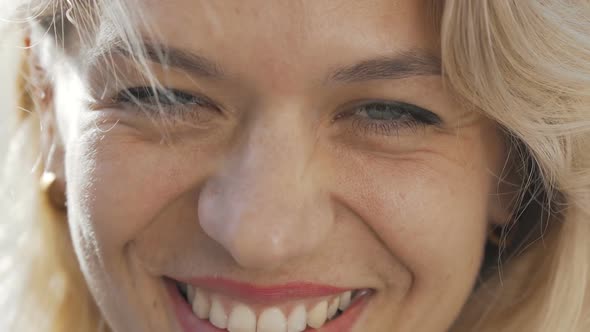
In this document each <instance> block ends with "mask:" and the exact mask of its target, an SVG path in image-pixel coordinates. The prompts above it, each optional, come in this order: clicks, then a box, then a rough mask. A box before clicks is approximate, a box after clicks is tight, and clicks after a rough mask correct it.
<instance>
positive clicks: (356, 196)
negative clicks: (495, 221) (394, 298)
mask: <svg viewBox="0 0 590 332" xmlns="http://www.w3.org/2000/svg"><path fill="white" fill-rule="evenodd" d="M368 165H370V166H368ZM341 176H342V177H343V179H346V180H343V183H346V189H345V190H343V194H342V195H345V196H346V197H347V198H346V200H347V202H348V205H349V206H350V207H351V208H352V209H355V212H356V214H358V215H359V216H360V218H362V219H363V221H364V222H365V223H367V224H368V226H369V227H370V228H372V229H373V230H374V232H375V234H377V236H378V237H380V240H381V241H382V243H383V244H384V245H386V246H387V249H388V250H389V251H390V252H391V254H392V255H393V256H394V257H395V259H397V260H398V261H399V262H400V264H402V265H403V266H405V267H406V268H407V269H408V270H410V272H411V273H412V274H413V277H414V281H413V282H414V284H415V285H423V286H425V285H429V287H428V288H432V287H440V285H441V284H445V282H446V281H448V280H449V279H450V278H458V281H459V282H462V283H463V284H465V282H466V281H467V280H469V279H473V278H474V277H475V275H476V273H477V269H478V267H479V263H480V260H481V257H482V254H483V244H484V236H485V230H486V224H487V208H488V207H487V202H488V199H487V196H488V190H489V187H490V183H489V177H488V175H487V173H486V172H485V167H481V169H480V168H479V167H477V168H468V167H463V166H461V165H459V164H456V163H451V162H449V161H447V160H443V158H436V157H432V156H424V157H412V158H411V159H404V158H396V159H395V160H382V159H381V160H376V159H373V158H370V159H364V158H362V160H361V159H357V160H356V162H353V163H349V166H348V167H347V168H346V169H345V170H344V171H343V172H342V173H341ZM344 192H345V193H344ZM435 285H437V286H435Z"/></svg>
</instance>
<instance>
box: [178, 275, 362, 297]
mask: <svg viewBox="0 0 590 332" xmlns="http://www.w3.org/2000/svg"><path fill="white" fill-rule="evenodd" d="M176 280H177V281H179V282H182V283H185V284H187V285H190V286H193V287H197V288H200V289H204V290H207V291H210V292H214V293H216V294H223V295H226V296H230V297H232V298H237V299H243V300H247V301H248V302H250V303H271V302H283V301H292V300H297V299H306V298H314V297H324V296H332V295H337V294H341V293H344V292H346V291H352V290H354V289H351V288H342V287H336V286H331V285H324V284H319V283H313V282H307V281H295V282H289V283H285V284H278V285H256V284H253V283H248V282H242V281H237V280H231V279H226V278H222V277H196V278H187V279H176Z"/></svg>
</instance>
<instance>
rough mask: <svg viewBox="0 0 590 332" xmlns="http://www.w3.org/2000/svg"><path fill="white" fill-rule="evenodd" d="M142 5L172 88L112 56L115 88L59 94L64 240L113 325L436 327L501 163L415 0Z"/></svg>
mask: <svg viewBox="0 0 590 332" xmlns="http://www.w3.org/2000/svg"><path fill="white" fill-rule="evenodd" d="M143 2H145V5H143V6H142V10H144V11H145V20H146V22H147V23H148V25H151V26H152V27H155V28H156V29H157V34H156V36H157V38H156V39H155V40H154V39H152V40H150V41H149V45H150V46H149V48H156V47H157V46H158V45H164V46H166V47H167V48H168V51H167V52H166V54H165V56H164V57H165V58H166V59H167V60H168V64H169V65H168V66H167V67H166V66H162V65H161V64H159V63H158V59H157V56H156V53H157V52H148V56H150V57H152V59H151V60H150V61H149V62H148V64H149V66H150V68H151V69H152V70H153V71H154V73H155V74H156V76H157V77H158V79H159V80H160V81H161V82H162V84H163V86H164V87H165V88H166V89H169V90H168V91H167V92H168V94H166V93H164V92H158V94H159V96H157V98H156V97H155V96H154V94H155V92H154V91H152V90H149V89H148V88H142V87H145V86H146V85H147V84H146V83H145V80H142V79H141V77H140V75H139V74H138V69H140V68H139V66H137V65H135V64H134V62H133V60H130V57H129V56H128V55H129V54H127V55H126V54H125V53H123V52H117V51H114V53H113V58H112V60H113V61H114V63H115V66H116V67H117V68H118V73H117V75H114V74H113V73H111V72H110V71H107V72H106V73H105V71H106V70H107V69H106V68H109V67H105V66H104V65H102V64H101V63H100V61H92V58H84V59H82V60H83V61H71V62H66V63H62V64H60V65H57V66H56V68H57V69H56V79H55V86H54V89H55V91H54V98H55V99H54V100H55V111H56V114H57V121H58V126H59V128H60V132H61V139H62V140H63V143H64V151H65V160H66V163H65V165H66V166H65V170H66V179H67V183H68V192H67V194H68V209H69V211H68V212H69V224H70V228H71V232H72V237H73V241H74V244H75V248H76V253H77V255H78V257H79V260H80V263H81V267H82V270H83V272H84V275H85V277H86V279H87V282H88V284H89V286H90V288H91V291H92V293H93V295H94V296H95V298H96V300H97V302H98V304H99V306H100V308H101V310H102V311H103V313H104V314H105V317H106V318H107V320H108V322H109V324H110V325H111V326H112V327H113V329H114V330H115V331H118V332H122V331H138V332H139V331H141V332H145V331H184V332H195V331H199V332H201V331H219V330H217V329H215V328H214V327H213V326H219V327H227V328H228V329H229V330H230V331H232V332H233V331H240V332H242V331H243V332H250V331H255V329H254V326H256V325H258V330H257V331H279V332H282V331H301V330H302V328H303V327H304V326H305V325H306V324H307V325H309V326H311V327H316V328H317V327H319V326H323V327H322V328H321V329H319V330H321V331H445V330H447V329H448V328H449V326H450V325H451V324H452V322H453V321H454V320H455V319H456V318H457V316H458V315H459V313H460V310H461V308H462V306H463V304H464V303H465V301H466V299H467V297H468V296H469V294H470V292H471V290H472V287H473V285H474V281H475V279H476V277H477V274H478V271H479V268H480V263H481V260H482V254H483V248H484V243H485V235H486V229H487V226H488V224H489V223H490V222H491V219H492V212H493V211H494V210H495V209H497V206H495V205H496V204H497V202H496V199H495V198H496V196H495V193H496V187H497V182H498V180H497V176H498V174H499V172H500V170H501V168H502V166H503V163H504V151H503V144H502V142H501V139H500V135H499V134H498V132H497V130H496V127H495V125H494V124H493V123H491V122H490V121H488V120H485V119H484V118H482V117H481V116H479V115H476V114H475V113H473V112H469V111H467V110H465V109H463V108H461V107H460V105H459V104H458V103H456V102H454V100H453V99H452V98H451V95H450V94H449V93H448V92H446V91H445V90H444V88H443V85H442V79H441V75H440V68H439V61H437V60H436V59H437V58H438V57H440V49H439V46H438V44H437V38H436V37H437V36H436V32H435V31H434V29H432V25H431V21H430V20H431V18H429V17H428V15H427V14H426V13H427V12H428V10H427V8H426V7H425V5H424V4H423V3H422V1H411V0H403V1H402V0H399V1H392V0H371V1H338V0H325V1H266V0H251V1H237V0H236V1H232V0H218V1H189V0H174V1H148V0H145V1H143ZM132 24H136V25H137V27H138V29H142V27H143V25H142V24H141V23H139V22H135V23H134V22H132ZM103 31H108V26H105V29H104V30H103ZM144 33H146V34H147V32H145V31H144ZM101 36H107V37H108V34H107V33H105V34H102V35H99V37H101ZM99 40H103V41H104V43H103V44H102V45H101V47H100V48H101V49H103V50H104V49H108V48H109V45H110V46H112V45H113V44H116V43H111V44H109V43H108V41H109V40H108V38H102V37H101V38H99ZM111 42H112V41H111ZM78 60H80V59H78ZM115 76H116V78H115ZM124 89H128V91H127V92H122V91H123V90H124ZM171 96H174V97H176V98H175V99H174V98H171ZM131 99H137V102H139V103H140V104H141V107H138V106H134V104H133V103H131ZM156 99H159V100H160V101H161V107H162V108H161V109H160V111H162V112H163V113H164V114H163V115H157V114H158V113H157V112H158V107H157V106H156V105H155V103H156V102H155V100H156ZM173 99H174V100H173ZM88 100H90V101H88ZM140 108H143V111H141V110H140ZM145 112H147V114H149V113H150V112H151V116H149V115H146V113H145ZM164 123H165V126H164V125H163V124H164ZM183 284H184V285H187V284H188V285H189V287H188V289H189V291H187V293H189V294H186V295H185V294H182V293H181V292H180V291H179V290H178V288H182V287H177V286H178V285H183ZM195 289H197V290H195ZM348 291H351V292H352V295H351V293H349V292H348ZM350 295H351V296H352V299H351V300H350V302H351V303H350V304H348V302H349V301H348V296H350ZM189 302H194V306H193V308H194V311H195V312H194V313H193V312H191V304H189ZM339 305H340V306H341V307H342V308H343V309H344V310H340V311H335V308H337V307H338V306H339ZM341 311H342V312H341ZM197 316H198V317H202V318H206V317H208V319H198V318H197ZM328 316H329V317H331V319H329V318H327V317H328ZM326 320H327V322H324V321H326ZM286 326H289V329H287V327H286ZM308 331H314V329H312V330H308Z"/></svg>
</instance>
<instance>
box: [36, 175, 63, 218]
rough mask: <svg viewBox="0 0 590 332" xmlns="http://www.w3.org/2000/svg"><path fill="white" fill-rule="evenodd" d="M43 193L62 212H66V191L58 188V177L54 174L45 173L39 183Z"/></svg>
mask: <svg viewBox="0 0 590 332" xmlns="http://www.w3.org/2000/svg"><path fill="white" fill-rule="evenodd" d="M39 186H40V187H41V191H43V193H45V194H46V195H47V198H48V199H49V202H50V203H51V205H53V206H54V207H55V208H56V209H58V210H60V211H64V210H66V196H65V192H64V190H62V189H61V188H58V187H59V185H58V181H57V175H56V174H55V173H53V172H49V171H45V172H43V175H42V176H41V180H40V181H39Z"/></svg>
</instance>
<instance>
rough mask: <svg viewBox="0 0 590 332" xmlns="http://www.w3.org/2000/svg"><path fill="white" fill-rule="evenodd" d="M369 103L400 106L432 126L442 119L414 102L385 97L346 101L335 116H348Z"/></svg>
mask: <svg viewBox="0 0 590 332" xmlns="http://www.w3.org/2000/svg"><path fill="white" fill-rule="evenodd" d="M371 105H387V106H393V107H397V108H401V109H404V110H408V111H409V112H408V113H410V115H412V116H415V117H416V116H417V117H418V119H417V120H421V121H423V122H425V123H427V124H429V125H434V126H441V125H442V124H443V123H444V121H443V119H442V118H441V117H440V116H439V115H438V114H436V113H435V112H432V111H430V110H428V109H426V108H423V107H420V106H417V105H415V104H410V103H407V102H403V101H395V100H386V99H368V100H357V101H353V102H349V103H346V104H345V105H344V106H342V107H341V109H343V110H344V111H343V112H339V113H338V114H337V116H336V118H335V120H337V119H338V118H340V117H343V116H349V115H351V113H355V112H357V111H358V110H359V109H360V108H363V107H367V106H371Z"/></svg>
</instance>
